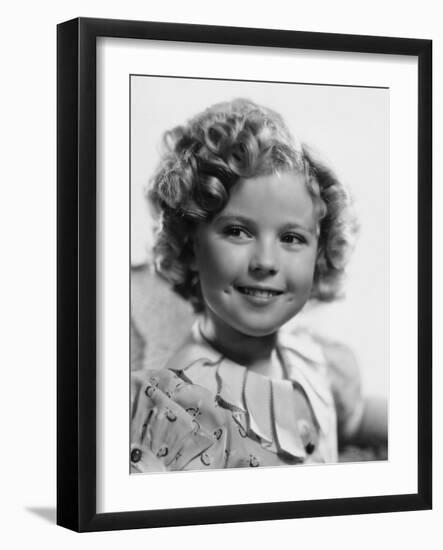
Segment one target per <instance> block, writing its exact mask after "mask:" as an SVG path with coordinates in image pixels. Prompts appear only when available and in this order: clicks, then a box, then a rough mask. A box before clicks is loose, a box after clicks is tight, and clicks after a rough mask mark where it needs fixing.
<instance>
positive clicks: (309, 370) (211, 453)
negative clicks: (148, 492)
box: [130, 321, 361, 473]
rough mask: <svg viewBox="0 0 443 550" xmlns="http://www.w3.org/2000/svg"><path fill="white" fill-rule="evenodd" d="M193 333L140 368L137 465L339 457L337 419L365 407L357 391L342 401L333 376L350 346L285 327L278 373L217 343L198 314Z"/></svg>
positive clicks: (160, 467) (196, 466)
mask: <svg viewBox="0 0 443 550" xmlns="http://www.w3.org/2000/svg"><path fill="white" fill-rule="evenodd" d="M191 343H192V345H191V346H185V349H187V350H188V351H185V352H184V353H182V354H181V353H180V352H179V353H178V354H176V356H175V357H174V358H173V360H172V362H171V361H170V362H169V363H168V364H167V366H166V367H165V368H164V369H150V370H148V369H145V370H140V371H137V372H135V373H133V375H132V409H131V410H132V419H131V450H130V459H131V471H132V472H134V473H142V472H159V471H174V470H203V469H207V468H213V469H221V468H241V467H259V466H280V465H294V464H302V463H305V464H306V463H324V462H337V460H338V456H337V422H338V424H339V425H343V424H344V423H347V424H352V423H354V424H355V422H357V421H358V418H359V417H360V415H361V403H360V402H358V401H356V402H355V403H353V404H352V406H351V407H349V403H347V408H346V410H345V409H344V408H343V407H340V403H341V400H340V396H339V395H338V396H337V395H336V394H335V393H334V391H333V388H332V386H331V378H330V372H331V368H336V364H337V359H338V362H340V360H341V359H344V360H345V361H344V362H346V357H345V355H344V354H343V352H342V351H340V349H341V348H339V349H338V351H339V353H337V348H334V347H331V346H325V344H324V342H320V341H319V340H318V339H316V338H314V337H312V336H311V335H310V334H309V333H308V332H306V331H302V330H299V331H295V332H292V333H287V332H284V331H283V330H281V331H280V333H279V336H278V345H277V347H276V351H275V357H274V360H275V361H278V362H279V364H280V365H281V367H282V370H283V373H284V377H283V379H278V380H275V379H270V378H268V377H266V376H263V375H261V374H258V373H256V372H253V371H249V370H248V369H247V368H246V367H244V366H242V365H239V364H237V363H234V362H233V361H231V360H229V359H228V358H226V357H224V356H223V355H222V354H221V353H219V352H218V351H216V350H215V349H214V348H213V347H212V346H211V345H210V344H209V343H208V342H207V341H206V340H205V339H204V338H203V337H202V335H201V332H200V330H199V324H198V321H197V322H196V323H195V324H194V327H193V330H192V335H191ZM189 350H190V351H189ZM331 358H332V359H333V361H332V363H335V365H332V367H331ZM342 370H343V373H345V376H344V380H345V379H346V376H348V378H349V375H346V369H342ZM352 372H353V374H352V376H354V374H355V372H357V371H354V370H353V371H352ZM346 386H347V384H344V386H343V388H344V391H345V390H346ZM340 416H341V418H340Z"/></svg>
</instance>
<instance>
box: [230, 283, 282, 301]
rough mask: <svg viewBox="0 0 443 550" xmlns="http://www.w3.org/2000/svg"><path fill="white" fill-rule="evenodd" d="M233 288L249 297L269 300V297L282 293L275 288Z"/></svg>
mask: <svg viewBox="0 0 443 550" xmlns="http://www.w3.org/2000/svg"><path fill="white" fill-rule="evenodd" d="M235 288H236V290H238V292H240V293H241V294H244V295H245V296H250V297H251V298H256V299H258V300H269V299H270V298H275V297H276V296H280V295H281V294H283V291H282V290H276V289H274V288H264V287H256V286H236V287H235Z"/></svg>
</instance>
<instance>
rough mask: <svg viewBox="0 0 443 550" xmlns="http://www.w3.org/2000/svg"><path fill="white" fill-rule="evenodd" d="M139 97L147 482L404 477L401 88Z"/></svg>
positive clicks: (135, 460)
mask: <svg viewBox="0 0 443 550" xmlns="http://www.w3.org/2000/svg"><path fill="white" fill-rule="evenodd" d="M129 87H130V93H129V96H130V105H129V109H130V186H131V201H130V223H131V230H130V263H131V266H130V272H131V275H130V278H131V284H130V319H128V324H130V356H131V365H130V369H131V395H130V397H131V407H130V414H131V419H130V422H131V435H130V439H131V441H130V453H129V454H130V471H131V474H149V473H159V472H178V471H182V470H198V471H204V470H211V469H212V470H214V469H215V470H222V469H231V468H266V467H277V466H290V467H303V466H306V465H316V464H331V475H333V472H334V467H333V466H332V465H334V464H336V463H338V462H355V463H360V464H361V468H362V471H361V475H364V467H365V466H364V464H365V463H367V462H368V461H385V460H388V457H389V452H388V449H389V447H388V440H389V438H388V405H389V403H388V401H389V399H388V396H389V384H388V380H389V230H390V225H389V196H390V181H389V130H390V128H389V109H390V94H389V89H388V88H386V87H377V86H374V87H369V86H368V87H365V86H339V85H329V84H328V82H318V83H304V82H269V81H243V80H226V79H225V80H223V79H209V78H208V79H205V78H186V77H183V76H179V75H178V76H168V77H161V76H155V75H148V74H132V75H131V76H130V81H129Z"/></svg>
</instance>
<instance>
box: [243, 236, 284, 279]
mask: <svg viewBox="0 0 443 550" xmlns="http://www.w3.org/2000/svg"><path fill="white" fill-rule="evenodd" d="M277 254H278V251H277V250H276V247H275V244H274V243H268V244H266V243H257V246H256V247H255V249H254V252H253V255H252V256H251V260H250V263H249V268H250V271H251V272H252V273H254V274H257V275H275V274H276V273H278V270H279V267H278V264H279V261H278V257H277Z"/></svg>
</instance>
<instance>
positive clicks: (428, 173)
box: [57, 18, 432, 532]
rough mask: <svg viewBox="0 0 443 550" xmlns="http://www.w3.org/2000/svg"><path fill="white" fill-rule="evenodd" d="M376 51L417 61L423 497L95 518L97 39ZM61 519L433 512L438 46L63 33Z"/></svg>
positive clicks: (244, 34) (204, 33)
mask: <svg viewBox="0 0 443 550" xmlns="http://www.w3.org/2000/svg"><path fill="white" fill-rule="evenodd" d="M98 37H114V38H121V39H126V38H133V39H140V40H166V41H180V42H191V43H193V42H194V43H208V44H229V45H232V46H241V45H248V46H260V47H267V48H276V47H278V48H291V49H298V48H301V49H305V50H325V51H335V52H355V53H378V54H394V55H395V54H397V55H407V56H415V57H416V58H417V60H418V173H417V185H418V320H417V327H418V357H417V369H418V370H417V372H418V472H417V485H418V488H417V492H416V493H415V494H398V495H389V496H387V495H384V496H376V497H359V498H339V499H326V500H311V501H294V502H272V503H269V502H268V503H266V502H264V503H260V504H242V505H229V506H212V507H199V508H182V509H173V510H171V509H168V510H150V511H149V510H140V511H135V512H133V511H131V512H129V511H122V512H118V513H97V511H96V477H97V471H96V445H97V443H96V435H97V431H96V389H97V378H96V354H97V342H96V323H97V311H96V297H97V291H96V285H97V282H96V275H97V271H96V258H97V240H96V222H97V211H96V208H97V199H96V191H97V190H96V109H97V106H96V39H97V38H98ZM57 50H58V57H57V71H58V76H57V112H58V116H57V139H58V145H57V232H58V239H57V257H58V259H57V317H58V323H57V348H58V349H57V454H58V459H57V523H58V524H59V525H61V526H64V527H67V528H69V529H73V530H75V531H79V532H81V531H103V530H114V529H131V528H148V527H162V526H177V525H191V524H210V523H225V522H240V521H257V520H272V519H284V518H302V517H314V516H327V515H345V514H365V513H374V512H394V511H410V510H421V509H430V508H431V507H432V416H431V414H432V413H431V411H432V397H431V396H432V365H431V361H432V356H431V353H432V232H431V228H432V207H431V201H432V185H431V181H432V179H431V178H432V147H431V144H432V118H431V117H432V42H431V41H430V40H421V39H420V40H418V39H406V38H389V37H374V36H354V35H340V34H324V33H314V32H298V31H285V30H265V29H254V28H231V27H218V26H201V25H189V24H172V23H158V22H155V23H154V22H141V21H123V20H106V19H89V18H78V19H73V20H71V21H67V22H64V23H61V24H60V25H58V29H57Z"/></svg>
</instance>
